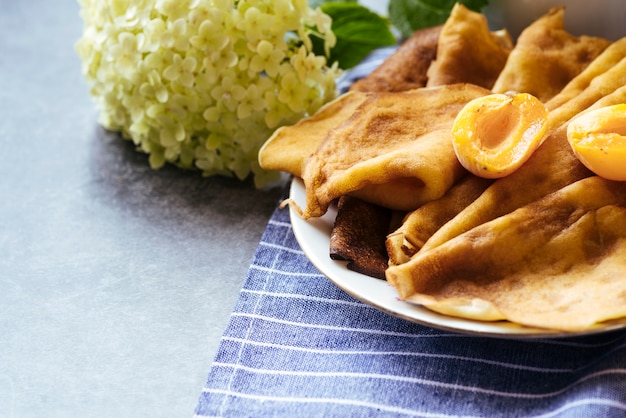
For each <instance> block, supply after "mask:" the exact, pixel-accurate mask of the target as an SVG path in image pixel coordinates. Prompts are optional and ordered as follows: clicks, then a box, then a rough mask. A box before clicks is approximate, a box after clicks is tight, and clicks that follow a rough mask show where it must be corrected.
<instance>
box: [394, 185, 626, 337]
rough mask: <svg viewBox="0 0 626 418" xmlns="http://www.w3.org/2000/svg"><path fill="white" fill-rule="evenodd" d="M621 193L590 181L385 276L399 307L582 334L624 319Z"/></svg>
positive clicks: (625, 218) (625, 242)
mask: <svg viewBox="0 0 626 418" xmlns="http://www.w3.org/2000/svg"><path fill="white" fill-rule="evenodd" d="M625 254H626V183H624V182H611V181H608V180H604V179H602V178H600V177H597V176H593V177H589V178H586V179H583V180H581V181H578V182H575V183H573V184H571V185H569V186H567V187H564V188H563V189H561V190H558V191H557V192H555V193H552V194H550V195H547V196H545V197H544V198H542V199H540V200H538V201H536V202H533V203H532V204H529V205H527V206H524V207H522V208H519V209H517V210H516V211H514V212H512V213H510V214H508V215H506V216H503V217H500V218H497V219H494V220H493V221H490V222H488V223H485V224H483V225H480V226H478V227H476V228H474V229H472V230H471V231H468V232H466V233H464V234H462V235H459V236H457V237H456V238H454V239H453V240H450V241H448V242H446V243H445V244H444V245H442V246H440V247H438V248H436V249H434V250H432V251H427V252H420V253H418V254H417V255H416V256H415V257H414V258H412V259H411V260H410V261H409V262H407V263H405V264H402V265H400V266H391V267H389V269H388V270H387V279H388V281H389V282H390V283H391V284H393V285H394V286H395V287H396V289H397V290H398V292H399V295H400V297H401V298H402V299H403V300H406V301H410V302H414V303H418V304H422V305H424V306H426V307H428V308H430V309H432V310H435V311H437V312H441V313H444V314H447V315H454V316H461V317H466V318H472V319H480V320H500V319H506V320H509V321H511V322H515V323H519V324H523V325H528V326H533V327H541V328H550V329H558V330H564V331H579V330H585V329H589V328H590V327H592V326H593V325H594V324H596V323H598V322H601V321H605V320H609V319H612V318H618V317H623V316H625V315H626V279H625V278H624V271H626V257H625Z"/></svg>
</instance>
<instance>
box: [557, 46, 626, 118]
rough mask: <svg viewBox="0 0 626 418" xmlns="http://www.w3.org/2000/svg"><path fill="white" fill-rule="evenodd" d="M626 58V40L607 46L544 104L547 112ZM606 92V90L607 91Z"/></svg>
mask: <svg viewBox="0 0 626 418" xmlns="http://www.w3.org/2000/svg"><path fill="white" fill-rule="evenodd" d="M624 57H626V38H622V39H619V40H617V41H615V42H613V43H612V44H611V45H609V46H608V47H607V48H606V49H605V50H604V51H602V53H601V54H600V55H599V56H598V57H597V58H596V59H594V60H593V61H592V62H591V63H590V64H589V65H588V66H587V67H585V69H584V70H583V71H582V72H581V73H580V74H579V75H577V76H576V77H575V78H574V79H573V80H572V81H570V82H569V83H567V85H566V86H565V87H564V88H563V89H562V90H561V91H560V92H559V93H558V94H557V95H556V96H554V97H553V98H552V99H550V100H549V101H548V102H547V103H546V107H547V108H548V109H549V110H553V109H557V108H559V107H561V106H562V105H564V104H565V103H567V102H568V101H570V100H572V99H573V98H575V97H576V96H578V95H579V94H580V93H581V92H583V91H584V90H586V89H587V88H588V87H589V86H590V84H591V82H592V81H593V80H594V79H596V77H598V76H599V75H602V74H604V73H606V72H607V71H609V70H610V69H611V68H613V67H614V66H615V65H617V64H618V63H619V62H620V61H622V60H623V59H624ZM607 91H608V90H607Z"/></svg>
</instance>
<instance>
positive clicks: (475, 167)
mask: <svg viewBox="0 0 626 418" xmlns="http://www.w3.org/2000/svg"><path fill="white" fill-rule="evenodd" d="M547 120H548V110H547V109H546V107H545V106H544V104H543V103H542V102H541V101H540V100H539V99H537V98H536V97H535V96H533V95H530V94H527V93H518V94H490V95H487V96H483V97H479V98H477V99H474V100H472V101H470V102H469V103H468V104H467V105H465V106H464V107H463V109H461V111H460V112H459V114H458V115H457V117H456V118H455V120H454V124H453V127H452V145H453V147H454V152H455V153H456V156H457V158H458V159H459V162H460V163H461V165H462V166H463V167H465V168H466V169H467V170H468V171H470V172H471V173H473V174H475V175H477V176H480V177H485V178H500V177H504V176H507V175H509V174H511V173H512V172H514V171H515V170H517V169H518V168H519V167H520V166H521V165H522V164H524V162H525V161H526V160H528V158H530V156H531V155H532V153H533V152H534V151H535V150H536V149H537V147H538V146H539V145H541V141H542V138H543V136H544V134H545V132H546V129H547Z"/></svg>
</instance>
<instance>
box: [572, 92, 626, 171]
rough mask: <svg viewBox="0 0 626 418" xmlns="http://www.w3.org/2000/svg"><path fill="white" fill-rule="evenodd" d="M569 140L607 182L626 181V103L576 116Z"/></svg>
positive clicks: (575, 152)
mask: <svg viewBox="0 0 626 418" xmlns="http://www.w3.org/2000/svg"><path fill="white" fill-rule="evenodd" d="M567 139H568V141H569V143H570V145H571V147H572V150H573V151H574V154H576V156H577V157H578V159H579V160H580V162H582V163H583V164H584V165H585V166H586V167H587V168H588V169H589V170H591V171H593V172H594V173H596V174H597V175H599V176H600V177H604V178H605V179H607V180H618V181H626V104H617V105H612V106H606V107H602V108H598V109H595V110H591V111H589V112H587V113H583V114H581V115H580V116H577V117H575V118H574V119H572V121H571V122H570V123H569V125H567Z"/></svg>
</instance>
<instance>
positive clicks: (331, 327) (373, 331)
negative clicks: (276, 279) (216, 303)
mask: <svg viewBox="0 0 626 418" xmlns="http://www.w3.org/2000/svg"><path fill="white" fill-rule="evenodd" d="M231 316H232V317H244V318H251V319H259V320H262V321H268V322H273V323H277V324H283V325H290V326H295V327H303V328H319V329H328V330H334V331H349V332H363V333H368V334H378V335H392V336H398V337H409V338H429V337H430V338H432V337H441V336H442V335H447V336H449V337H457V338H470V337H467V336H464V335H461V334H434V335H428V334H426V335H420V334H411V333H407V332H396V331H385V330H380V329H374V328H350V327H341V326H335V325H321V324H310V323H303V322H294V321H287V320H284V319H278V318H273V317H269V316H265V315H259V314H254V313H245V312H233V313H232V314H231ZM476 338H478V337H476Z"/></svg>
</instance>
